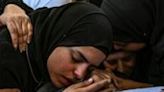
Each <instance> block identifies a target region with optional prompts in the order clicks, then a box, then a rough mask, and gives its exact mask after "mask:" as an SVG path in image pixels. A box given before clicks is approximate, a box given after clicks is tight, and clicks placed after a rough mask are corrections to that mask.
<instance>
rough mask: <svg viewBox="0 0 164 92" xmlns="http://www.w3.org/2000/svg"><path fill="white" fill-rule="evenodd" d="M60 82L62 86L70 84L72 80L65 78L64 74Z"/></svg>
mask: <svg viewBox="0 0 164 92" xmlns="http://www.w3.org/2000/svg"><path fill="white" fill-rule="evenodd" d="M60 82H61V83H62V84H63V85H64V86H68V85H71V84H72V83H73V82H72V81H71V79H69V78H66V77H64V76H61V80H60Z"/></svg>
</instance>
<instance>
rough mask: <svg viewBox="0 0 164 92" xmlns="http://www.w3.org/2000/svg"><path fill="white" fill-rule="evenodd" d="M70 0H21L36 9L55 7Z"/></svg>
mask: <svg viewBox="0 0 164 92" xmlns="http://www.w3.org/2000/svg"><path fill="white" fill-rule="evenodd" d="M71 1H72V0H23V2H24V3H25V4H27V5H28V6H29V7H31V8H32V9H34V10H36V9H38V8H42V7H48V8H50V7H56V6H61V5H63V4H67V3H69V2H71Z"/></svg>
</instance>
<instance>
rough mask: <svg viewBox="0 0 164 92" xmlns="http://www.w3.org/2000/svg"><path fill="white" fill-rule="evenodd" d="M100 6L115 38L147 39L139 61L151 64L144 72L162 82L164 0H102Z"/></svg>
mask: <svg viewBox="0 0 164 92" xmlns="http://www.w3.org/2000/svg"><path fill="white" fill-rule="evenodd" d="M101 7H102V9H103V10H104V11H105V13H106V14H107V16H108V17H109V19H110V21H111V24H112V27H113V33H114V40H115V41H122V42H143V43H146V48H145V49H147V51H146V52H144V53H143V56H145V55H147V56H146V57H144V60H142V61H141V60H140V61H139V62H142V64H143V63H144V62H146V63H144V65H142V66H146V67H147V65H149V64H150V67H149V69H147V70H148V72H146V73H145V74H147V75H146V76H147V79H148V82H150V83H154V84H160V85H164V67H163V65H164V38H163V37H164V12H163V11H164V0H104V2H103V3H102V6H101ZM140 59H141V58H140ZM139 68H140V67H139ZM142 69H143V70H145V67H144V68H142ZM140 72H142V71H140ZM139 76H142V75H139Z"/></svg>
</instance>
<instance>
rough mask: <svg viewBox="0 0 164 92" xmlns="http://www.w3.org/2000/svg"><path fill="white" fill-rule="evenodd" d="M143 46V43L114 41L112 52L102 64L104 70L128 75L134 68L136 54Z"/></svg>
mask: <svg viewBox="0 0 164 92" xmlns="http://www.w3.org/2000/svg"><path fill="white" fill-rule="evenodd" d="M144 46H145V44H144V43H136V42H130V43H123V42H117V41H114V42H113V49H114V51H113V53H112V54H110V55H109V56H108V58H107V60H106V61H105V62H104V65H105V67H106V69H107V70H112V71H117V72H120V73H123V74H125V75H129V74H130V72H131V71H132V69H133V68H134V66H135V54H136V52H137V51H139V50H141V49H142V48H143V47H144Z"/></svg>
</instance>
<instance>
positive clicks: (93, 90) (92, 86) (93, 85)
mask: <svg viewBox="0 0 164 92" xmlns="http://www.w3.org/2000/svg"><path fill="white" fill-rule="evenodd" d="M109 83H110V82H109V81H108V80H102V81H99V82H94V81H93V79H92V78H90V79H89V80H87V81H84V82H80V83H77V84H73V85H71V86H69V87H68V88H66V89H65V90H64V91H63V92H100V91H101V89H102V88H104V87H105V85H108V84H109Z"/></svg>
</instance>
